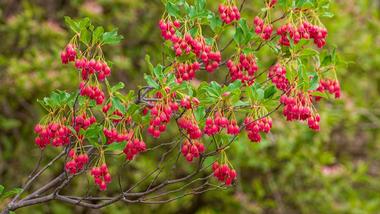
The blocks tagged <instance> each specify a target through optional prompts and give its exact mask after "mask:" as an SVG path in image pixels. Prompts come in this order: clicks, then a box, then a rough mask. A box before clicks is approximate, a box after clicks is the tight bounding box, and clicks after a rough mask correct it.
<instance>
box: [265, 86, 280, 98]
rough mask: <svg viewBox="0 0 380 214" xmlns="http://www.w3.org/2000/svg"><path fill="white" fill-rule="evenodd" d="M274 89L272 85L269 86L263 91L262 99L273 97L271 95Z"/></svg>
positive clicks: (274, 91)
mask: <svg viewBox="0 0 380 214" xmlns="http://www.w3.org/2000/svg"><path fill="white" fill-rule="evenodd" d="M276 91H277V90H276V87H275V86H274V85H272V86H270V87H269V88H267V89H265V92H264V99H269V98H271V97H273V95H274V94H275V93H276Z"/></svg>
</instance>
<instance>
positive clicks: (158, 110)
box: [148, 88, 178, 138]
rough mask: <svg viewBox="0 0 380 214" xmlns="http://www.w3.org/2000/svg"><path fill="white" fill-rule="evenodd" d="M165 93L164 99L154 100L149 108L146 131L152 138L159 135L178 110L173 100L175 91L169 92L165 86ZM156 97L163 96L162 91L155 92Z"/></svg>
mask: <svg viewBox="0 0 380 214" xmlns="http://www.w3.org/2000/svg"><path fill="white" fill-rule="evenodd" d="M166 93H167V95H166V97H165V99H162V101H161V102H156V103H155V104H154V106H153V107H152V108H151V109H150V112H151V115H152V117H151V119H150V122H149V127H148V133H149V134H150V135H152V136H153V137H154V138H159V137H160V135H161V133H162V132H164V131H165V130H166V126H167V124H168V123H169V122H170V119H171V117H172V116H173V115H174V113H175V112H176V111H178V104H177V102H176V101H175V97H176V93H171V92H170V89H169V88H166ZM156 98H163V95H162V93H161V92H157V93H156Z"/></svg>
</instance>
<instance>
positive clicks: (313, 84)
mask: <svg viewBox="0 0 380 214" xmlns="http://www.w3.org/2000/svg"><path fill="white" fill-rule="evenodd" d="M318 86H319V77H318V75H317V74H316V75H314V77H313V79H311V82H310V87H309V90H316V89H317V88H318Z"/></svg>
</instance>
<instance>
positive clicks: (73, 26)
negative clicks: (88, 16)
mask: <svg viewBox="0 0 380 214" xmlns="http://www.w3.org/2000/svg"><path fill="white" fill-rule="evenodd" d="M64 18H65V23H66V25H67V26H68V27H69V28H70V29H71V30H72V31H74V32H75V33H79V32H80V30H81V28H80V26H79V23H78V22H76V21H74V20H72V19H71V18H70V17H69V16H65V17H64Z"/></svg>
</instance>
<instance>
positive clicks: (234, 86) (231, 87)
mask: <svg viewBox="0 0 380 214" xmlns="http://www.w3.org/2000/svg"><path fill="white" fill-rule="evenodd" d="M241 85H242V83H241V81H240V80H237V81H234V82H232V83H230V84H229V85H228V87H227V89H228V90H227V91H230V92H231V91H233V90H235V89H240V88H241Z"/></svg>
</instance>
